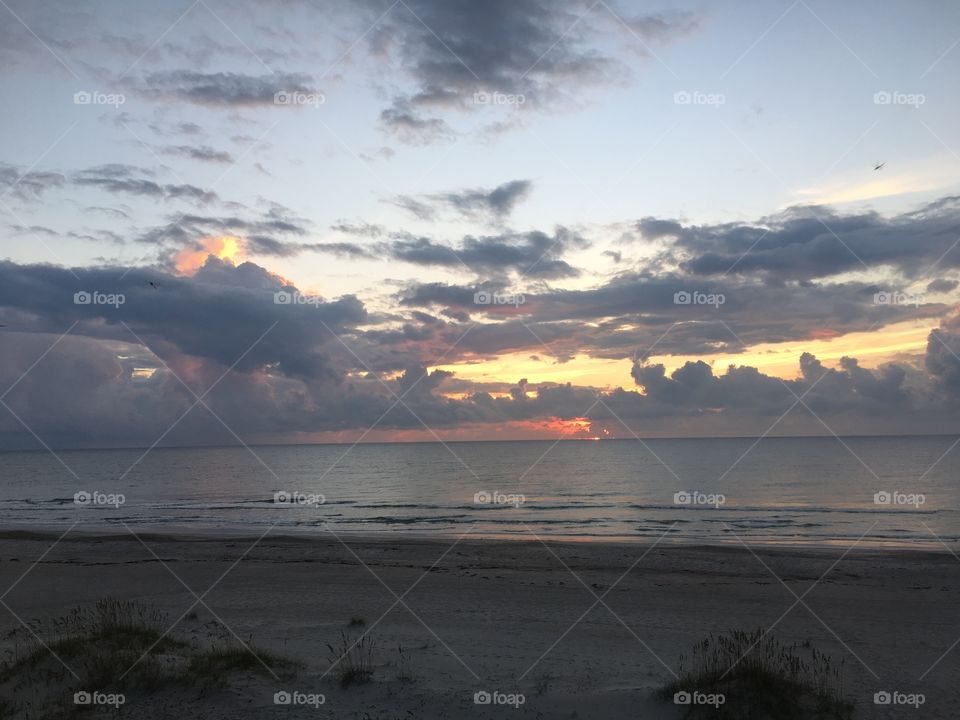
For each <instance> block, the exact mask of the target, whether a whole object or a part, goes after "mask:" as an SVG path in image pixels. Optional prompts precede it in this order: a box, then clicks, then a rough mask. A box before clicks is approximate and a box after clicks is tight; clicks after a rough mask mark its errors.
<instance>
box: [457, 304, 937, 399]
mask: <svg viewBox="0 0 960 720" xmlns="http://www.w3.org/2000/svg"><path fill="white" fill-rule="evenodd" d="M939 325H940V321H939V319H936V318H929V319H925V320H923V321H916V320H907V321H904V322H901V323H894V324H892V325H888V326H887V327H885V328H882V329H879V330H872V331H864V332H853V333H847V334H845V335H842V334H839V333H838V332H837V331H835V330H832V329H830V328H823V329H820V330H817V331H814V332H813V333H811V335H812V337H811V338H809V339H807V340H797V341H791V342H783V343H761V344H758V345H754V346H752V347H750V348H748V349H747V350H745V351H744V352H742V353H717V354H715V355H659V356H653V357H651V358H650V360H649V362H650V363H652V364H657V363H662V364H663V365H664V367H665V368H666V371H667V374H668V375H669V374H670V373H671V372H672V371H673V370H675V369H677V368H679V367H682V366H683V365H684V364H685V363H687V362H696V361H698V360H702V361H703V362H706V363H708V364H709V365H712V366H713V369H714V374H715V375H722V374H724V373H725V372H726V368H727V366H728V365H738V366H740V365H749V366H752V367H755V368H757V369H758V370H759V371H760V372H762V373H764V374H767V375H772V376H775V377H779V378H781V379H783V380H792V379H794V378H796V377H797V376H798V375H799V374H800V356H801V355H803V353H805V352H809V353H811V354H813V355H814V356H816V357H817V359H819V360H821V361H822V362H823V363H824V364H825V365H827V366H829V367H832V366H834V365H836V364H837V362H838V361H839V360H840V358H842V357H853V358H856V359H857V360H859V361H860V364H861V365H862V366H863V367H877V366H878V365H882V364H884V363H887V362H891V361H893V360H896V359H897V358H899V357H902V356H904V355H918V354H921V353H923V351H924V349H925V348H926V345H927V337H928V335H929V334H930V331H931V330H933V329H935V328H937V327H938V326H939ZM632 366H633V363H632V361H631V360H629V359H624V358H621V359H616V360H614V359H607V358H592V357H589V356H587V355H578V356H576V357H574V358H572V359H571V360H569V361H567V362H558V361H555V360H553V359H552V358H549V357H547V356H545V355H544V356H541V355H530V354H529V353H505V354H503V355H499V356H497V357H494V358H491V359H489V360H486V361H484V362H468V363H462V364H449V365H441V366H438V367H439V368H440V369H443V370H448V371H450V372H453V373H454V374H455V376H456V377H457V379H459V380H467V381H471V382H476V383H503V384H507V385H511V386H513V385H516V384H517V383H518V382H519V380H520V379H521V378H526V379H527V380H528V381H529V383H530V385H531V387H530V388H529V389H528V392H533V391H534V389H535V387H536V386H537V385H538V384H540V383H545V382H547V383H568V382H572V383H573V384H575V385H588V386H591V387H594V388H599V389H613V388H616V387H622V388H625V389H633V388H635V387H636V385H635V383H634V381H633V377H632V376H631V375H630V370H631V368H632ZM466 394H468V393H465V395H466ZM492 394H493V395H494V396H498V395H503V396H506V395H507V393H504V392H499V393H497V392H494V393H492Z"/></svg>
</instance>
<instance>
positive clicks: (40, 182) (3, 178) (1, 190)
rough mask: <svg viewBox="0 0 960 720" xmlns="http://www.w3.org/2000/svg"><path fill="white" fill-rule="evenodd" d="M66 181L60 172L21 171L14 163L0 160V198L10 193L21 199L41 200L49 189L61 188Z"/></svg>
mask: <svg viewBox="0 0 960 720" xmlns="http://www.w3.org/2000/svg"><path fill="white" fill-rule="evenodd" d="M65 182H66V178H64V176H63V175H61V174H60V173H56V172H40V171H33V170H29V171H26V172H21V171H20V170H19V169H18V168H17V167H16V166H14V165H8V164H7V163H3V162H0V198H3V197H4V196H7V195H9V196H12V197H16V198H18V199H20V200H27V201H30V200H40V199H41V198H42V197H43V195H44V194H45V193H46V192H47V191H48V190H52V189H56V188H60V187H62V186H63V185H64V183H65Z"/></svg>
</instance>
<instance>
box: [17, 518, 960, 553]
mask: <svg viewBox="0 0 960 720" xmlns="http://www.w3.org/2000/svg"><path fill="white" fill-rule="evenodd" d="M144 528H146V529H144ZM130 530H132V531H133V532H131V531H129V530H126V529H123V528H117V527H115V526H99V527H96V528H83V529H81V528H80V527H79V526H77V527H73V528H70V527H63V526H44V525H30V526H28V527H24V528H12V527H9V526H6V527H4V526H0V540H36V541H47V542H54V541H58V543H65V542H71V541H73V542H82V541H105V540H115V541H125V540H130V541H133V542H137V538H140V539H142V540H147V539H150V540H154V541H156V542H167V543H191V542H204V543H215V542H251V541H256V540H257V538H261V539H262V540H266V539H268V538H269V540H270V541H271V542H276V543H288V544H291V545H294V546H305V547H309V546H311V545H321V546H322V545H335V546H340V545H342V543H346V544H347V545H352V544H357V545H385V544H386V545H393V546H403V545H420V546H441V547H449V546H450V545H452V544H456V545H458V546H486V547H494V548H495V547H497V546H502V547H504V548H510V547H512V546H516V547H524V546H527V545H529V544H531V543H533V544H546V545H549V546H558V547H569V548H578V549H581V550H585V549H587V548H594V549H596V550H597V551H602V550H610V549H614V550H631V551H633V550H637V549H638V548H640V549H643V550H648V549H653V548H662V549H676V550H694V551H702V552H706V553H709V552H714V551H716V552H722V551H739V552H745V553H748V554H749V552H750V550H755V551H763V552H764V553H773V554H780V555H795V554H812V555H831V554H834V555H835V554H836V553H837V552H846V553H849V554H857V555H859V556H866V555H876V556H878V557H887V556H889V557H917V558H921V557H924V556H930V557H937V558H939V557H942V556H946V557H953V558H956V554H955V553H954V552H953V551H951V550H950V549H949V548H948V547H944V545H943V544H942V543H941V542H939V541H938V540H937V539H936V538H934V537H931V539H930V541H929V542H927V543H926V544H925V545H923V546H919V545H918V544H916V543H908V542H896V541H890V542H884V543H877V542H876V541H873V542H868V541H867V538H864V539H863V540H861V541H860V542H857V538H850V539H838V540H836V541H834V542H820V541H810V542H800V541H796V540H783V541H769V540H765V539H758V538H755V537H747V538H742V540H743V542H741V541H740V540H738V539H737V538H736V537H733V538H730V539H727V540H725V541H720V540H718V541H716V542H703V541H702V538H699V537H698V538H695V539H689V540H684V539H682V538H678V537H676V536H667V535H664V536H662V537H661V538H660V539H658V540H651V539H650V538H648V537H634V538H614V537H597V536H589V537H586V536H564V535H534V534H527V535H521V534H514V535H490V534H472V533H470V532H466V533H458V534H452V533H451V534H441V533H415V532H407V531H402V532H393V533H361V532H354V531H342V532H337V533H334V532H332V531H330V530H322V529H313V528H312V529H307V530H301V531H295V532H291V531H290V528H288V527H284V528H280V527H274V528H266V529H260V528H256V529H252V528H251V529H246V528H237V527H230V528H226V527H224V528H195V527H185V526H182V525H181V526H159V527H158V526H156V525H149V526H144V525H131V526H130ZM58 538H59V540H58Z"/></svg>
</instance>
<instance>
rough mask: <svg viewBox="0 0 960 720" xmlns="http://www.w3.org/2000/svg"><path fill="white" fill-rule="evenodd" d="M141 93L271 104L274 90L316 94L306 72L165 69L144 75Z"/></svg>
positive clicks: (204, 102) (200, 102) (203, 101)
mask: <svg viewBox="0 0 960 720" xmlns="http://www.w3.org/2000/svg"><path fill="white" fill-rule="evenodd" d="M137 89H138V90H139V92H141V93H142V94H144V95H148V96H153V97H157V98H164V99H169V100H180V101H182V102H188V103H194V104H197V105H208V106H214V107H217V106H219V107H230V106H257V105H275V102H274V100H275V97H276V95H277V93H282V92H286V93H303V94H319V90H317V89H316V88H315V87H314V85H313V79H312V78H311V77H310V76H309V75H304V74H300V73H279V72H278V73H273V74H272V75H244V74H241V73H231V72H219V73H201V72H195V71H192V70H169V71H163V72H155V73H151V74H149V75H147V77H146V80H145V81H144V82H142V83H139V84H138V85H137Z"/></svg>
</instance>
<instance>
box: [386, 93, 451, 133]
mask: <svg viewBox="0 0 960 720" xmlns="http://www.w3.org/2000/svg"><path fill="white" fill-rule="evenodd" d="M380 124H381V126H382V127H383V128H384V129H385V130H386V131H387V132H389V133H391V134H392V135H394V136H396V138H397V139H398V140H399V141H400V142H402V143H405V144H407V145H429V144H431V143H436V142H449V141H450V140H453V139H454V137H455V136H456V133H454V131H453V129H452V128H451V127H450V126H449V125H448V124H447V123H446V122H445V121H444V120H442V119H440V118H428V117H423V116H422V115H421V114H420V113H419V112H418V111H417V110H416V109H415V107H414V106H413V104H412V103H411V102H409V101H408V100H406V99H402V98H397V99H396V100H394V103H393V105H392V106H390V107H388V108H385V109H384V110H383V111H382V112H381V113H380Z"/></svg>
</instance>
